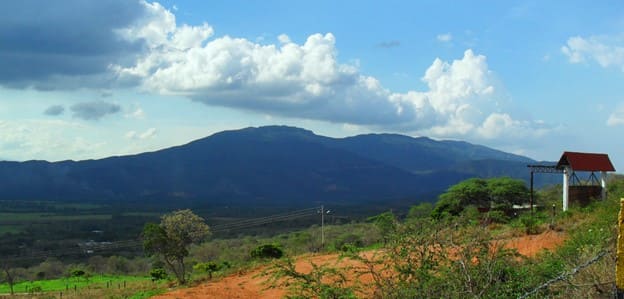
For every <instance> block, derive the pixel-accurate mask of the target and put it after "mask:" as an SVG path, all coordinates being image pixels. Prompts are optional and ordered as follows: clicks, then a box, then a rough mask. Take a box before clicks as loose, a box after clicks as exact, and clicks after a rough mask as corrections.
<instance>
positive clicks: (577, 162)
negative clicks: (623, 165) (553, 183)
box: [556, 152, 615, 211]
mask: <svg viewBox="0 0 624 299" xmlns="http://www.w3.org/2000/svg"><path fill="white" fill-rule="evenodd" d="M556 168H557V169H559V170H561V171H562V172H563V199H562V201H563V203H562V206H563V210H564V211H567V210H568V203H569V202H570V201H575V202H581V203H587V202H588V201H589V199H590V198H598V197H600V198H601V199H605V198H606V190H607V189H606V187H607V182H606V177H607V172H613V171H615V168H614V167H613V164H612V163H611V160H610V159H609V156H608V155H607V154H597V153H579V152H564V153H563V154H562V155H561V158H560V159H559V162H558V163H557V166H556ZM577 172H588V173H589V178H588V179H586V180H584V181H583V180H581V179H579V177H578V176H577ZM597 172H599V173H600V177H599V178H598V177H597V176H596V173H597Z"/></svg>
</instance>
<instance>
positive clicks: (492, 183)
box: [487, 177, 530, 210]
mask: <svg viewBox="0 0 624 299" xmlns="http://www.w3.org/2000/svg"><path fill="white" fill-rule="evenodd" d="M487 184H488V190H489V193H490V194H489V195H490V199H491V200H492V202H493V203H494V204H495V207H496V208H497V209H500V210H509V209H511V208H512V206H513V205H514V204H522V203H524V202H526V199H527V198H529V196H530V193H529V192H530V191H529V189H528V188H527V187H526V185H525V184H524V182H523V181H522V180H517V179H512V178H510V177H502V178H492V179H489V180H488V182H487Z"/></svg>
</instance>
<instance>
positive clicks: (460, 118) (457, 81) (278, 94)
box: [111, 3, 532, 138]
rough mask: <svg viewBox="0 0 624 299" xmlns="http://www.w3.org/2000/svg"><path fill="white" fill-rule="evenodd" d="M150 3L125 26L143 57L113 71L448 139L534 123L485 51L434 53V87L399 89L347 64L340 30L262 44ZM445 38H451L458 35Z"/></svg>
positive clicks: (241, 105)
mask: <svg viewBox="0 0 624 299" xmlns="http://www.w3.org/2000/svg"><path fill="white" fill-rule="evenodd" d="M144 5H145V6H146V7H147V10H148V11H150V13H149V14H147V17H145V18H144V19H143V20H142V21H140V22H137V23H135V24H134V25H133V26H131V27H129V28H126V29H123V30H120V31H119V34H121V36H123V37H124V38H125V39H127V40H129V41H136V40H142V41H144V42H145V43H146V44H148V45H149V50H148V51H147V52H146V53H145V54H144V55H142V56H141V57H139V59H137V60H136V62H135V63H134V64H131V65H129V66H121V65H114V66H112V67H111V69H113V70H114V71H115V72H116V73H117V75H118V76H119V78H120V79H122V80H128V81H131V82H137V83H138V84H140V86H141V87H142V88H143V89H144V90H146V91H149V92H157V93H160V94H175V95H184V96H187V97H189V98H191V99H193V100H195V101H199V102H202V103H205V104H208V105H219V106H227V107H233V108H238V109H246V110H253V111H258V112H262V113H267V114H273V115H281V116H287V117H295V118H302V119H314V120H323V121H329V122H336V123H348V124H351V125H357V126H370V127H379V128H392V129H397V130H402V131H409V132H416V133H423V134H429V133H431V134H435V135H436V136H441V137H447V136H448V137H458V136H466V135H472V136H477V137H481V138H495V137H497V136H500V135H504V134H505V131H507V130H513V129H517V128H522V129H526V128H527V127H529V131H530V127H531V125H532V123H531V122H529V121H517V120H514V119H513V118H512V116H511V115H509V114H508V113H505V111H502V107H503V106H504V104H505V102H507V101H509V99H508V96H506V94H505V93H504V92H503V89H504V87H503V86H502V84H500V83H499V82H498V80H496V78H495V75H494V74H493V72H492V71H490V69H489V67H488V65H487V59H486V57H485V56H484V55H477V54H475V53H474V52H473V51H472V50H470V49H469V50H466V51H465V53H464V55H463V57H461V58H460V59H457V60H454V61H452V62H447V61H443V60H441V59H435V60H434V61H433V63H432V65H431V66H430V67H429V68H428V69H427V70H426V72H425V74H424V76H423V77H422V80H423V82H425V83H426V85H427V87H428V89H427V90H424V91H416V90H412V91H408V92H405V93H397V92H392V91H391V90H389V89H387V88H385V87H384V86H383V85H382V84H381V82H380V81H379V80H377V79H376V78H374V77H372V76H367V75H365V74H362V73H360V71H359V69H358V66H357V65H354V64H346V63H341V62H339V60H338V54H337V53H338V51H337V49H336V37H335V36H334V35H333V34H332V33H325V34H312V35H310V36H309V37H308V38H307V39H306V40H305V42H303V43H302V44H297V43H295V42H293V41H292V40H291V39H290V38H289V37H288V36H287V35H285V34H282V35H279V36H278V40H277V41H276V43H275V44H259V43H257V42H254V41H250V40H248V39H244V38H235V37H230V36H222V37H213V35H214V31H213V29H212V27H210V26H209V25H208V24H202V25H200V26H189V25H177V24H176V21H175V15H174V14H173V13H172V12H171V11H168V10H167V9H165V8H164V7H162V6H161V5H159V4H158V3H144ZM438 38H439V39H440V40H441V41H450V40H451V39H452V36H451V35H450V34H443V35H440V36H439V37H438ZM494 127H496V129H494ZM501 128H502V129H501ZM135 134H136V133H135Z"/></svg>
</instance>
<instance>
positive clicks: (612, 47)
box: [561, 36, 624, 70]
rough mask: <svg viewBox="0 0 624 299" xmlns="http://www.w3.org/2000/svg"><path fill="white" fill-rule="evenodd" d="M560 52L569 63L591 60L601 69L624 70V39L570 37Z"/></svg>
mask: <svg viewBox="0 0 624 299" xmlns="http://www.w3.org/2000/svg"><path fill="white" fill-rule="evenodd" d="M561 52H562V53H563V54H564V55H566V56H567V57H568V59H569V61H570V62H571V63H582V62H587V61H588V60H593V61H595V62H596V63H598V64H599V65H600V66H601V67H604V68H606V67H611V66H615V67H619V68H621V69H622V70H624V39H622V38H615V37H608V36H590V37H588V38H583V37H580V36H575V37H571V38H569V39H568V42H567V44H566V45H565V46H563V47H561Z"/></svg>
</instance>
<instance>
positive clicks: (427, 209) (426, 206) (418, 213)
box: [407, 202, 434, 219]
mask: <svg viewBox="0 0 624 299" xmlns="http://www.w3.org/2000/svg"><path fill="white" fill-rule="evenodd" d="M433 208H434V206H433V204H432V203H430V202H421V203H420V204H418V205H414V206H411V207H410V209H409V212H408V213H407V219H418V218H424V217H429V216H431V212H432V211H433Z"/></svg>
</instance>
